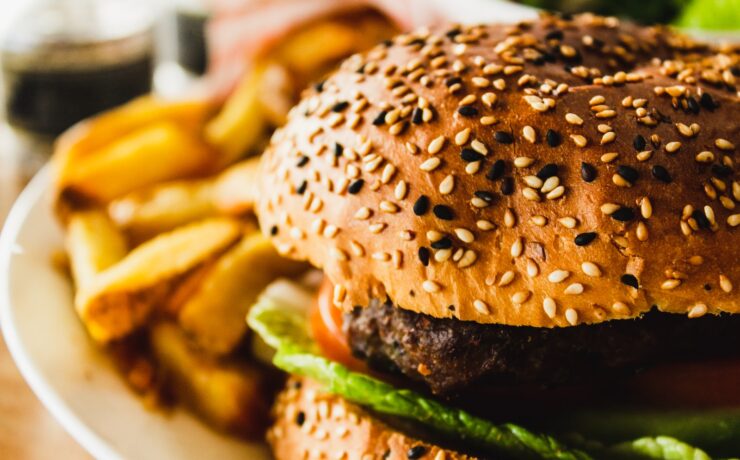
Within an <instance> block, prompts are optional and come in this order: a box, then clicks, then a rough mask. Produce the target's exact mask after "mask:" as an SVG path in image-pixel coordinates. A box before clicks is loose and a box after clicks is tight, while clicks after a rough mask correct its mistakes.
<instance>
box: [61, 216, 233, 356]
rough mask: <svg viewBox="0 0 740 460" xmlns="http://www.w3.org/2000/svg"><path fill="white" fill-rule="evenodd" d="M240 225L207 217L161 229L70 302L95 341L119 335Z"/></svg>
mask: <svg viewBox="0 0 740 460" xmlns="http://www.w3.org/2000/svg"><path fill="white" fill-rule="evenodd" d="M240 234H241V225H240V224H239V223H238V222H236V221H234V220H230V219H224V218H220V219H209V220H205V221H202V222H198V223H194V224H190V225H186V226H183V227H180V228H178V229H177V230H175V231H172V232H170V233H164V234H161V235H159V236H157V237H155V238H153V239H151V240H149V241H147V242H146V243H144V244H142V245H141V246H139V247H137V248H136V249H134V250H133V251H131V252H130V253H129V254H128V255H127V256H126V257H124V258H123V259H122V260H121V261H120V262H118V263H116V264H115V265H112V266H111V267H109V268H108V269H107V270H105V271H103V272H102V273H100V274H99V275H98V276H96V277H95V278H94V280H93V281H92V283H90V285H89V286H86V287H84V288H83V289H80V290H79V291H77V295H76V297H75V308H76V309H77V312H78V314H79V315H80V318H82V321H83V323H84V324H85V325H86V326H87V329H88V332H89V333H90V335H91V336H92V337H93V338H94V339H95V340H98V341H100V342H107V341H110V340H112V339H116V338H120V337H123V336H125V335H127V334H129V333H131V332H132V331H134V330H135V329H136V328H138V327H140V326H141V325H143V324H144V323H145V322H146V320H147V318H148V316H149V314H150V313H151V311H152V309H153V308H154V307H155V306H156V305H165V304H166V301H167V299H169V297H170V296H171V295H172V294H173V293H174V292H176V290H177V288H178V285H179V284H181V283H182V282H183V281H184V280H185V279H186V278H187V276H188V275H190V274H193V273H197V270H198V268H199V267H202V266H203V265H204V264H208V263H209V262H211V261H213V260H215V258H217V257H218V256H220V255H221V254H223V253H224V252H225V251H227V250H228V249H229V248H230V247H231V246H232V245H233V244H234V243H236V242H237V240H238V239H239V236H240Z"/></svg>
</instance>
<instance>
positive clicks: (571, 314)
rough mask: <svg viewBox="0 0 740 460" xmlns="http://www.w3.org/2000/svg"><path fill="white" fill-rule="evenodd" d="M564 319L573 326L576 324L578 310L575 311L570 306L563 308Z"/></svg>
mask: <svg viewBox="0 0 740 460" xmlns="http://www.w3.org/2000/svg"><path fill="white" fill-rule="evenodd" d="M565 319H566V321H568V324H570V325H571V326H575V325H577V324H578V312H577V311H575V310H574V309H572V308H568V309H567V310H565Z"/></svg>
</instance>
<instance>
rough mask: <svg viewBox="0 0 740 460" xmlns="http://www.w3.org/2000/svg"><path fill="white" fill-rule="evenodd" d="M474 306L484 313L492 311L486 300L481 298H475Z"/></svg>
mask: <svg viewBox="0 0 740 460" xmlns="http://www.w3.org/2000/svg"><path fill="white" fill-rule="evenodd" d="M473 307H475V309H476V310H477V311H478V313H480V314H482V315H487V314H489V313H490V311H489V309H488V304H487V303H485V302H484V301H482V300H480V299H475V300H474V301H473Z"/></svg>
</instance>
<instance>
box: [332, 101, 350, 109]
mask: <svg viewBox="0 0 740 460" xmlns="http://www.w3.org/2000/svg"><path fill="white" fill-rule="evenodd" d="M347 107H349V102H347V101H340V102H337V103H336V104H334V105H333V106H332V108H331V111H332V112H341V111H342V110H344V109H346V108H347Z"/></svg>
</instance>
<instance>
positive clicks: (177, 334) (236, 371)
mask: <svg viewBox="0 0 740 460" xmlns="http://www.w3.org/2000/svg"><path fill="white" fill-rule="evenodd" d="M242 322H244V321H242ZM151 344H152V348H153V350H154V355H155V358H156V359H157V362H158V364H159V366H161V368H162V369H163V370H164V372H165V377H166V378H167V379H168V380H169V382H170V384H171V387H172V388H173V390H174V392H175V396H177V397H178V399H179V400H181V401H182V402H184V403H185V404H187V405H188V406H189V407H190V408H191V409H192V410H193V411H195V412H196V413H198V414H199V415H200V416H202V417H203V418H205V419H206V420H207V421H208V422H210V423H211V424H212V425H214V426H216V427H217V428H220V429H222V430H226V431H231V432H236V433H239V434H242V435H246V436H250V437H253V436H259V435H261V433H262V430H263V429H264V427H265V426H266V423H267V420H268V411H269V398H266V397H265V394H266V393H269V392H266V390H268V387H269V378H267V377H266V375H265V374H264V373H263V372H261V370H260V369H257V368H255V367H254V366H251V365H248V364H247V363H240V364H233V363H232V364H222V363H218V362H216V361H214V360H213V359H212V358H209V357H207V356H204V355H203V354H202V353H200V352H198V351H196V350H194V349H193V347H191V346H190V344H189V343H188V342H187V339H186V337H185V334H184V332H183V331H182V330H181V329H180V328H178V327H177V326H176V325H174V324H171V323H159V324H157V325H155V326H154V327H153V328H152V330H151Z"/></svg>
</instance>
